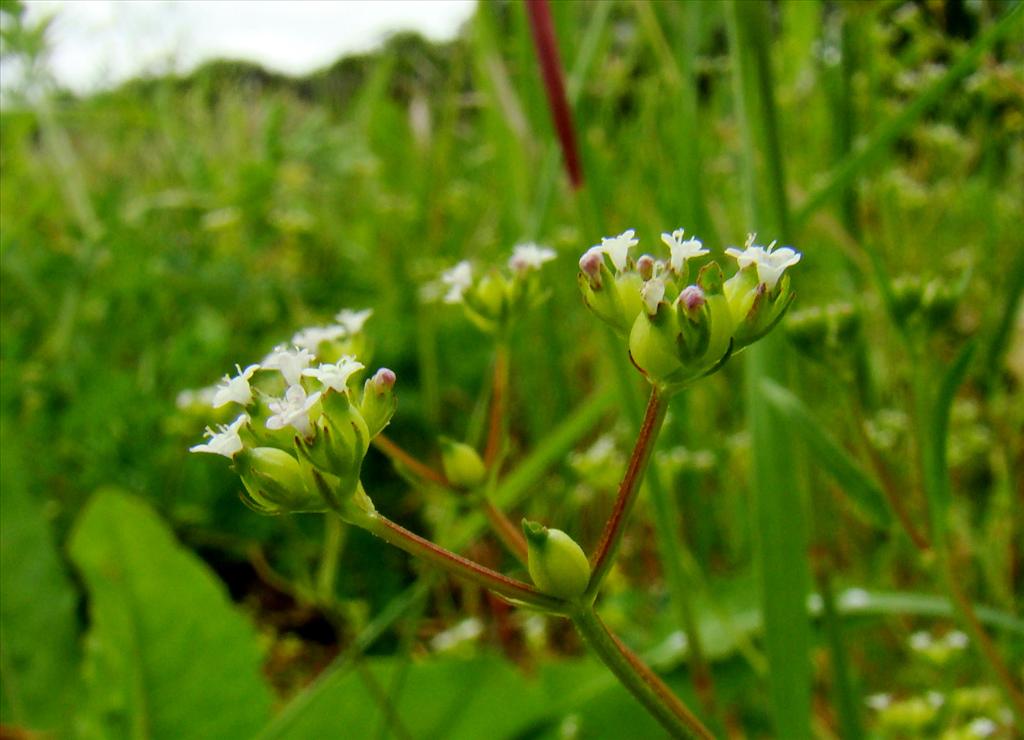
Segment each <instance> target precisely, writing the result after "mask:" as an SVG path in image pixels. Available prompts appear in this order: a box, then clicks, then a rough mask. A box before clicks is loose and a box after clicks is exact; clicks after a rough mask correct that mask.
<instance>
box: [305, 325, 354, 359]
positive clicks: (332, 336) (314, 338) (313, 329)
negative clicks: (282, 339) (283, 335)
mask: <svg viewBox="0 0 1024 740" xmlns="http://www.w3.org/2000/svg"><path fill="white" fill-rule="evenodd" d="M346 334H348V330H347V329H346V328H345V327H344V326H338V325H337V324H332V325H331V326H307V327H306V328H305V329H302V330H301V331H299V332H296V334H295V336H294V337H292V344H294V345H295V346H296V347H299V348H301V349H305V350H309V351H310V352H314V353H315V352H316V350H317V347H319V346H320V344H321V343H322V342H333V341H335V340H337V339H341V338H342V337H344V336H345V335H346Z"/></svg>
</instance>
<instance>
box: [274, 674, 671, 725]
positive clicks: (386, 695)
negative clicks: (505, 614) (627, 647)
mask: <svg viewBox="0 0 1024 740" xmlns="http://www.w3.org/2000/svg"><path fill="white" fill-rule="evenodd" d="M396 672H402V675H403V677H404V678H403V680H402V683H401V687H400V689H397V690H396V689H395V688H394V687H395V683H394V680H393V679H394V677H395V674H396ZM612 708H614V711H611V712H608V711H606V710H609V709H612ZM570 712H572V713H574V714H575V713H577V712H578V713H579V715H578V721H579V724H580V725H581V731H582V735H583V736H586V737H657V736H658V727H657V725H656V724H654V721H653V720H652V719H651V718H650V717H648V716H647V715H646V713H645V712H644V710H643V709H642V707H641V706H640V705H639V704H637V703H636V701H635V700H634V699H633V698H632V697H631V696H630V695H629V694H627V693H626V692H625V690H624V689H622V687H620V686H618V685H617V684H616V683H615V679H614V678H613V677H612V676H611V675H610V674H609V673H608V672H607V671H606V670H605V669H604V668H603V667H602V666H601V665H600V664H598V663H596V662H595V661H591V660H574V661H563V662H559V663H555V664H550V665H546V666H543V667H541V668H540V669H539V670H537V671H534V672H532V673H530V674H527V673H524V672H523V671H521V670H520V669H518V668H517V667H516V666H515V665H513V664H511V663H509V662H508V661H506V660H503V659H501V658H500V657H498V656H480V657H475V658H469V659H463V658H448V657H445V658H439V657H434V658H430V659H427V660H424V661H415V662H413V663H412V664H411V665H409V664H405V663H404V661H403V660H401V659H396V658H377V659H367V660H364V661H362V663H361V664H360V665H359V666H358V668H356V669H353V670H349V671H346V672H345V673H344V674H336V675H335V676H333V677H332V680H331V682H330V684H329V685H326V686H324V687H323V690H322V691H321V692H320V693H319V695H318V696H317V698H316V700H315V701H313V702H312V703H311V704H310V705H309V706H308V707H307V710H306V711H305V712H303V713H302V716H301V717H298V718H296V720H295V721H294V722H292V723H290V724H289V725H288V727H287V730H285V731H283V732H280V731H279V732H275V733H273V735H272V736H273V737H275V738H282V737H283V738H295V739H296V740H299V739H300V738H303V739H304V738H314V737H317V738H318V737H351V738H362V737H376V736H379V731H380V728H381V727H382V725H384V724H387V726H388V727H389V728H390V729H391V735H390V736H391V737H400V738H417V739H421V738H422V739H424V740H425V739H427V738H431V739H434V740H477V738H483V737H494V738H513V737H535V736H536V734H537V732H538V730H539V729H541V728H543V727H545V726H548V725H551V724H553V723H557V722H558V721H559V720H560V719H561V718H562V717H564V716H566V715H567V714H569V713H570ZM267 736H269V735H265V736H264V737H267Z"/></svg>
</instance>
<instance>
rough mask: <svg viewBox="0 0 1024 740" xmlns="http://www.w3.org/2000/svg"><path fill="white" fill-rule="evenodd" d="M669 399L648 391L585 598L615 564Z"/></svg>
mask: <svg viewBox="0 0 1024 740" xmlns="http://www.w3.org/2000/svg"><path fill="white" fill-rule="evenodd" d="M669 398H670V396H669V395H667V394H665V393H664V391H661V390H659V389H658V387H657V386H655V387H653V388H652V389H651V398H650V401H648V403H647V411H646V413H645V414H644V420H643V423H642V424H641V425H640V432H639V434H637V438H636V444H635V445H634V446H633V454H632V455H631V456H630V458H629V465H628V466H627V467H626V473H625V475H623V477H622V483H620V484H619V495H618V498H617V499H616V500H615V506H614V508H613V509H612V513H611V516H609V517H608V523H607V524H605V527H604V533H603V534H602V535H601V542H600V543H599V544H598V546H597V550H596V552H595V553H594V555H593V557H592V558H591V566H592V572H591V576H590V585H589V586H587V592H586V595H587V596H588V597H590V599H591V600H593V599H594V598H595V597H596V596H597V592H598V590H600V588H601V583H602V582H603V581H604V579H605V576H607V575H608V571H609V570H610V569H611V567H612V563H614V562H615V553H616V552H617V551H618V549H619V545H620V544H621V542H622V535H623V533H624V532H625V529H626V521H627V520H628V519H629V513H630V511H632V509H633V505H634V504H635V503H636V500H637V496H638V495H639V493H640V484H641V482H643V478H644V472H645V471H646V470H647V465H648V463H649V462H650V460H651V453H652V452H654V445H655V443H656V442H657V441H658V433H659V432H660V431H661V427H662V425H663V424H664V423H665V413H666V412H667V411H668V401H669Z"/></svg>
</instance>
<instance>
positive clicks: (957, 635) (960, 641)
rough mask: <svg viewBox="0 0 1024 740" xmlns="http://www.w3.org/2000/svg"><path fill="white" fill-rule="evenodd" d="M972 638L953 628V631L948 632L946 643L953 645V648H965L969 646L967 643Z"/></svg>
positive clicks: (949, 645)
mask: <svg viewBox="0 0 1024 740" xmlns="http://www.w3.org/2000/svg"><path fill="white" fill-rule="evenodd" d="M969 641H970V640H969V639H968V637H967V635H966V634H964V633H963V632H961V631H960V630H953V631H952V632H947V633H946V645H947V646H948V647H951V648H952V649H953V650H963V649H964V648H965V647H967V643H968V642H969Z"/></svg>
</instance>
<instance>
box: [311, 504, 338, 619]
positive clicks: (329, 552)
mask: <svg viewBox="0 0 1024 740" xmlns="http://www.w3.org/2000/svg"><path fill="white" fill-rule="evenodd" d="M344 543H345V523H344V522H342V521H341V519H339V518H338V517H336V516H328V517H324V550H323V553H322V554H321V555H320V570H319V571H318V572H317V584H316V590H317V594H318V595H319V597H320V600H321V601H322V602H323V603H324V604H333V603H334V586H335V583H336V582H337V580H338V559H339V558H340V557H341V548H342V545H343V544H344Z"/></svg>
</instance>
